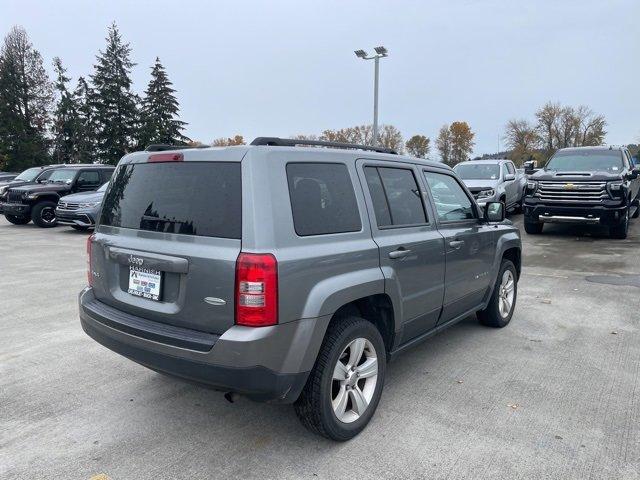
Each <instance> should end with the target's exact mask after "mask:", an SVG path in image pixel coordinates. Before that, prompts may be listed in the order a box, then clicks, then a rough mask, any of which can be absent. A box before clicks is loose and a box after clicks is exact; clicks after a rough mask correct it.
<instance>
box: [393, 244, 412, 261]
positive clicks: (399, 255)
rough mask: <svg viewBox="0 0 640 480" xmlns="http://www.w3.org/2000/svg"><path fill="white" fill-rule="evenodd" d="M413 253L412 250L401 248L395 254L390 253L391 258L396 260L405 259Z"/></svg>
mask: <svg viewBox="0 0 640 480" xmlns="http://www.w3.org/2000/svg"><path fill="white" fill-rule="evenodd" d="M410 253H411V250H407V249H406V248H402V247H400V248H399V249H398V250H394V251H393V252H389V258H391V259H392V260H395V259H397V258H404V257H406V256H407V255H409V254H410Z"/></svg>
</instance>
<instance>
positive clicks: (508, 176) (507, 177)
mask: <svg viewBox="0 0 640 480" xmlns="http://www.w3.org/2000/svg"><path fill="white" fill-rule="evenodd" d="M515 179H516V176H515V175H514V174H513V173H507V174H506V175H505V176H504V181H505V182H512V181H514V180H515Z"/></svg>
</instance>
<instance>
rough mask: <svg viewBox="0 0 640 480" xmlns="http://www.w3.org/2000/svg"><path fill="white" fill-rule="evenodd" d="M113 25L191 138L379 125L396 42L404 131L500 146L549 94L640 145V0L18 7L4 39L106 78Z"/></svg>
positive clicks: (2, 23)
mask: <svg viewBox="0 0 640 480" xmlns="http://www.w3.org/2000/svg"><path fill="white" fill-rule="evenodd" d="M112 21H115V22H116V23H117V24H118V26H119V28H120V30H121V33H122V35H123V38H124V39H125V41H127V42H129V43H130V44H131V47H132V50H133V51H132V57H133V60H134V61H135V62H136V63H137V66H136V67H135V68H134V70H133V72H132V76H133V81H134V90H135V91H137V92H139V93H141V92H142V91H143V90H144V88H145V87H146V84H147V82H148V80H149V67H150V66H151V64H152V62H153V61H154V59H155V57H156V56H159V57H160V59H161V61H162V63H163V64H164V65H165V67H166V68H167V71H168V74H169V78H170V79H171V80H172V82H173V83H174V87H175V88H176V89H177V92H178V98H179V100H180V106H181V110H182V119H183V120H184V121H186V122H188V123H189V125H188V127H187V131H186V133H187V135H188V136H189V137H191V138H193V139H196V140H200V141H203V142H210V141H211V140H213V139H214V138H217V137H221V136H232V135H234V134H236V133H240V134H242V135H244V136H245V139H249V140H250V139H252V138H253V137H256V136H290V135H294V134H299V133H307V134H308V133H320V132H321V131H322V130H324V129H327V128H340V127H347V126H352V125H356V124H363V123H370V122H371V119H372V110H373V107H372V98H373V62H371V61H369V62H364V61H362V60H359V59H357V58H356V57H355V55H354V54H353V50H355V49H359V48H363V49H365V50H367V49H369V50H371V49H372V47H374V46H377V45H384V46H385V47H387V48H388V50H389V52H390V56H389V57H388V58H386V59H384V60H383V61H382V62H381V79H380V82H381V85H380V122H381V123H391V124H393V125H396V126H397V127H398V128H399V129H400V130H401V131H402V133H403V135H404V136H405V138H408V137H409V136H411V135H413V134H416V133H420V134H424V135H427V136H429V137H431V138H432V139H433V138H434V137H435V136H436V135H437V132H438V129H439V128H440V126H441V125H442V124H444V123H450V122H452V121H455V120H464V121H467V122H469V124H470V125H471V128H472V129H473V131H474V132H475V133H476V148H475V153H477V154H480V153H487V152H495V151H496V150H497V148H498V142H499V139H500V137H501V136H502V134H503V128H504V124H505V123H506V121H507V120H508V119H510V118H514V117H515V118H532V117H533V114H534V112H535V110H536V109H537V108H538V107H539V106H541V105H542V104H544V103H545V102H546V101H548V100H553V101H560V102H562V103H566V104H571V105H577V104H586V105H589V106H590V107H591V108H593V110H594V111H596V112H598V113H602V114H604V115H605V116H606V118H607V121H608V122H609V125H608V132H609V134H608V135H607V142H608V143H613V144H620V143H630V142H638V141H640V1H639V0H606V1H604V0H603V1H589V0H575V1H573V0H570V1H561V0H555V1H508V0H504V1H498V0H495V1H488V0H487V1H479V0H478V1H455V0H450V1H440V2H433V1H429V2H427V1H391V0H389V1H369V2H365V1H345V0H342V1H313V2H312V1H307V2H305V1H302V0H297V1H293V0H292V1H276V0H273V1H246V2H241V1H224V2H223V1H191V0H181V1H175V0H174V1H164V0H163V1H135V2H133V1H126V0H109V1H99V0H92V1H86V0H85V1H81V0H77V1H65V0H60V1H55V2H53V1H52V2H45V1H40V2H36V1H27V0H20V1H13V0H0V35H2V36H4V35H5V34H6V32H7V31H8V30H9V28H10V27H11V26H12V25H15V24H17V25H22V26H23V27H25V28H26V30H27V32H28V34H29V36H30V37H31V40H32V41H33V44H34V46H35V47H36V48H37V49H38V50H39V51H40V52H41V53H42V55H43V57H44V59H45V62H46V63H47V66H48V67H49V70H51V68H50V67H51V59H52V58H53V57H54V56H59V57H61V59H62V61H63V63H64V65H65V66H66V67H67V68H68V69H69V73H70V74H71V75H72V76H73V78H74V81H75V79H76V78H77V77H78V76H79V75H88V74H89V73H91V71H92V66H93V64H94V62H95V55H96V54H97V52H98V50H99V49H102V48H104V45H105V40H104V38H105V36H106V32H107V27H108V25H109V24H110V23H111V22H112Z"/></svg>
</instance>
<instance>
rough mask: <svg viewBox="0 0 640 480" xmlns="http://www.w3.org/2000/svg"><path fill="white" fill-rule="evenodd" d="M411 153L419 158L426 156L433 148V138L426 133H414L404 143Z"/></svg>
mask: <svg viewBox="0 0 640 480" xmlns="http://www.w3.org/2000/svg"><path fill="white" fill-rule="evenodd" d="M404 146H405V148H406V149H407V151H408V152H409V154H410V155H413V156H414V157H418V158H426V157H427V155H429V150H431V140H430V139H429V137H425V136H424V135H414V136H413V137H411V138H410V139H409V140H407V143H405V144H404Z"/></svg>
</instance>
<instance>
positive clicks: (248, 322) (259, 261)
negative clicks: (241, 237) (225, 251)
mask: <svg viewBox="0 0 640 480" xmlns="http://www.w3.org/2000/svg"><path fill="white" fill-rule="evenodd" d="M276 323H278V262H277V261H276V258H275V257H274V256H273V255H271V254H270V253H264V254H258V253H240V255H238V260H237V261H236V324H238V325H244V326H247V327H266V326H269V325H275V324H276Z"/></svg>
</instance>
